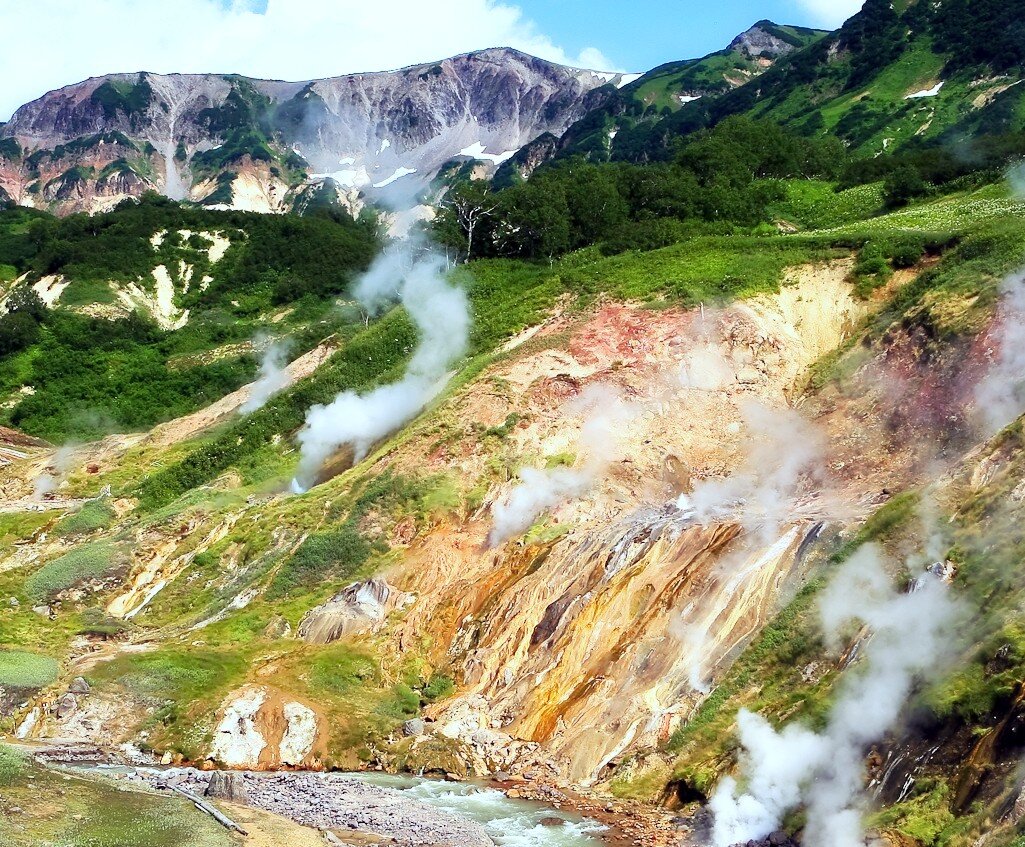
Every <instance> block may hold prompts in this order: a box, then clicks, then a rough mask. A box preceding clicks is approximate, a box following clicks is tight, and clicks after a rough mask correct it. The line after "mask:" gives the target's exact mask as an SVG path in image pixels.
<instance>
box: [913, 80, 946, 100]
mask: <svg viewBox="0 0 1025 847" xmlns="http://www.w3.org/2000/svg"><path fill="white" fill-rule="evenodd" d="M941 88H943V82H942V81H940V82H937V83H936V84H935V85H934V86H933V87H932V88H926V89H923V90H922V91H916V92H915V93H914V94H906V95H905V96H904V99H905V100H920V99H921V98H923V97H935V96H936V95H937V94H939V93H940V89H941Z"/></svg>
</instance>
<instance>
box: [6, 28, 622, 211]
mask: <svg viewBox="0 0 1025 847" xmlns="http://www.w3.org/2000/svg"><path fill="white" fill-rule="evenodd" d="M620 81H621V80H620V78H619V77H618V76H616V75H610V74H598V73H593V72H591V71H585V70H578V69H575V68H567V67H563V66H561V65H556V64H553V63H551V62H547V61H544V60H542V59H538V58H535V57H533V56H528V55H526V54H524V53H520V52H518V51H516V50H510V49H505V48H502V49H492V50H482V51H478V52H474V53H468V54H465V55H462V56H456V57H454V58H451V59H446V60H444V61H441V62H437V63H434V64H429V65H417V66H414V67H409V68H403V69H401V70H397V71H388V72H382V73H367V74H351V75H348V76H341V77H335V78H332V79H323V80H315V81H310V82H287V83H286V82H277V81H268V80H257V79H248V78H243V77H234V76H232V77H228V76H217V75H212V74H171V75H161V74H151V73H139V74H110V75H107V76H102V77H95V78H93V79H89V80H86V81H84V82H80V83H77V84H75V85H69V86H67V87H65V88H62V89H59V90H57V91H51V92H50V93H48V94H45V95H44V96H43V97H40V98H39V99H38V100H35V101H33V102H31V103H28V104H26V105H24V106H22V107H21V108H20V109H18V110H17V112H15V114H14V116H13V117H12V118H11V120H10V121H9V122H8V123H7V124H6V125H4V126H2V127H0V192H3V194H2V195H0V196H5V197H10V198H12V199H13V200H14V201H15V202H18V203H22V204H23V205H34V206H48V207H49V208H51V209H53V210H55V211H58V212H71V211H96V210H98V209H103V208H108V207H110V206H111V205H113V204H114V203H116V202H118V201H119V200H121V199H123V198H124V197H130V196H138V195H140V194H142V193H143V192H144V191H146V190H152V189H156V190H158V191H161V192H163V193H165V194H167V195H168V196H169V197H172V198H175V199H185V198H188V199H192V200H197V201H203V200H207V202H208V203H209V204H211V205H224V206H229V207H233V208H249V209H253V210H256V211H271V212H273V211H284V210H287V209H289V208H291V205H292V204H293V203H294V202H295V201H296V200H297V199H298V198H299V197H300V196H302V195H303V194H304V188H305V187H308V186H310V185H319V184H322V183H323V182H324V181H325V180H327V179H328V178H331V179H333V180H334V182H335V183H336V184H337V185H338V186H339V187H340V188H342V189H343V190H357V191H358V192H361V193H365V194H368V195H370V196H376V195H386V196H387V195H390V196H392V198H394V197H396V196H399V197H412V196H413V195H414V194H415V193H416V191H417V190H418V189H420V188H422V187H424V186H425V185H427V184H428V183H429V182H430V180H431V179H432V178H433V177H434V176H435V174H437V172H438V170H439V169H440V168H441V166H442V165H444V164H445V163H446V162H448V161H450V160H452V159H453V158H458V157H460V156H461V157H463V158H464V159H466V158H471V159H479V160H481V161H482V162H483V163H486V164H487V165H488V166H490V167H494V166H495V164H496V158H501V157H503V156H508V155H511V154H512V153H514V152H515V151H516V150H519V149H520V148H521V147H523V145H525V144H527V143H528V142H530V141H532V140H533V139H535V138H537V137H538V136H540V135H542V134H544V133H554V134H560V133H562V132H564V131H565V130H566V128H567V127H568V126H569V125H570V124H571V123H573V122H574V121H575V120H577V119H579V118H580V117H582V116H583V115H584V114H585V113H586V112H587V111H589V110H590V109H591V108H593V107H595V106H597V105H599V104H600V103H601V102H603V100H604V98H606V97H607V96H608V95H609V93H610V88H609V87H608V83H610V82H612V83H617V82H620ZM254 139H256V141H254ZM257 142H259V143H257ZM268 151H270V160H268ZM228 173H230V174H234V175H235V179H234V180H227V181H226V180H219V179H218V178H219V177H221V176H223V175H224V174H228ZM226 184H228V185H229V186H230V187H228V188H225V185H226Z"/></svg>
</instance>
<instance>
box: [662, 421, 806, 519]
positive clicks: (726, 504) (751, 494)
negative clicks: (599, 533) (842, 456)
mask: <svg viewBox="0 0 1025 847" xmlns="http://www.w3.org/2000/svg"><path fill="white" fill-rule="evenodd" d="M741 411H742V413H743V416H744V419H745V423H746V426H747V431H748V433H749V436H750V437H748V438H747V439H745V442H744V447H745V455H744V461H743V463H742V465H741V466H740V468H738V469H737V471H736V472H735V473H733V474H732V475H730V476H728V477H725V478H723V479H709V480H705V481H704V482H701V483H699V484H698V485H696V486H695V487H694V490H693V492H692V493H691V494H690V495H687V494H683V495H681V496H680V498H679V499H678V500H677V506H678V507H679V508H680V509H682V510H684V511H689V510H692V511H693V513H694V518H695V519H696V520H697V521H699V522H700V523H710V522H715V521H720V520H723V519H725V518H737V519H739V520H740V521H741V522H742V523H743V524H744V527H745V529H747V530H748V531H757V532H759V533H760V534H761V535H762V536H763V537H765V538H767V537H768V536H771V535H773V534H775V533H776V532H777V531H778V529H779V527H780V526H781V525H782V524H783V523H785V522H787V521H788V520H789V519H791V518H792V517H793V514H794V510H795V506H796V502H795V501H796V499H797V498H798V497H799V496H801V495H804V494H807V493H808V492H810V491H811V490H812V484H813V483H816V482H819V481H821V477H822V465H823V458H822V457H823V456H824V455H825V440H824V438H823V436H822V435H821V433H819V431H818V430H817V429H815V427H813V426H812V425H811V424H810V423H808V422H807V421H805V420H804V418H802V417H801V416H800V415H799V414H798V413H797V412H795V411H793V410H791V409H772V408H769V407H768V406H765V405H763V404H762V403H759V402H757V401H746V402H745V403H744V404H743V406H742V408H741Z"/></svg>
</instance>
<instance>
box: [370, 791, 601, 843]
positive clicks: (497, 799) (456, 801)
mask: <svg viewBox="0 0 1025 847" xmlns="http://www.w3.org/2000/svg"><path fill="white" fill-rule="evenodd" d="M358 777H359V779H361V780H364V781H365V782H368V783H371V784H373V785H380V786H383V787H385V788H395V789H398V790H400V791H403V792H405V793H406V794H407V795H408V796H409V797H410V798H413V799H416V800H419V801H420V802H422V803H426V804H427V805H429V806H433V807H434V808H436V809H441V810H442V811H445V812H449V813H450V814H453V815H459V816H460V817H463V818H469V819H470V820H473V821H477V823H479V824H481V825H482V826H483V827H484V829H485V830H486V831H487V833H488V835H490V836H491V838H492V839H493V840H494V842H495V844H497V845H499V847H599V845H601V843H602V841H601V838H600V837H599V833H600V832H601V831H602V830H603V829H604V827H603V826H602V825H601V824H600V823H597V822H596V821H592V820H588V819H586V818H582V817H580V816H579V815H575V814H572V813H569V812H565V811H562V810H560V809H553V808H551V807H550V806H545V805H544V804H542V803H532V802H530V801H528V800H513V799H511V798H509V797H506V796H505V795H504V794H503V793H502V792H501V791H498V790H496V789H494V788H487V787H484V786H480V785H474V784H472V783H465V782H443V781H441V780H436V779H419V778H417V777H407V776H392V775H390V774H358ZM546 818H547V819H549V820H550V819H552V818H560V819H561V820H562V821H563V823H562V825H561V826H554V825H545V824H542V823H541V821H542V820H544V819H546Z"/></svg>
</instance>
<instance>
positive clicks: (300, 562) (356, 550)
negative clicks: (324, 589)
mask: <svg viewBox="0 0 1025 847" xmlns="http://www.w3.org/2000/svg"><path fill="white" fill-rule="evenodd" d="M369 557H370V544H369V543H367V541H366V540H365V539H364V538H363V537H362V536H361V535H360V534H359V533H358V532H357V531H356V530H355V529H353V528H352V527H350V526H343V527H341V528H340V529H337V530H335V531H333V532H321V533H316V534H314V535H311V536H309V537H308V538H307V539H306V540H305V541H304V542H303V543H302V544H301V545H299V549H298V550H296V551H295V553H294V554H293V555H292V558H291V559H289V560H288V561H287V562H285V564H284V565H282V566H281V569H280V570H279V571H278V572H277V574H276V575H275V576H274V580H273V582H272V583H271V585H270V588H269V589H268V591H267V596H268V598H277V597H283V596H285V595H287V594H288V593H289V592H291V591H292V590H293V589H296V588H312V587H314V586H315V585H317V584H318V583H319V582H321V581H323V580H324V579H326V578H328V577H332V578H336V579H348V578H350V577H352V576H353V575H354V574H355V573H356V572H357V571H358V570H359V568H360V566H361V565H363V563H364V562H366V560H367V559H368V558H369Z"/></svg>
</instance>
